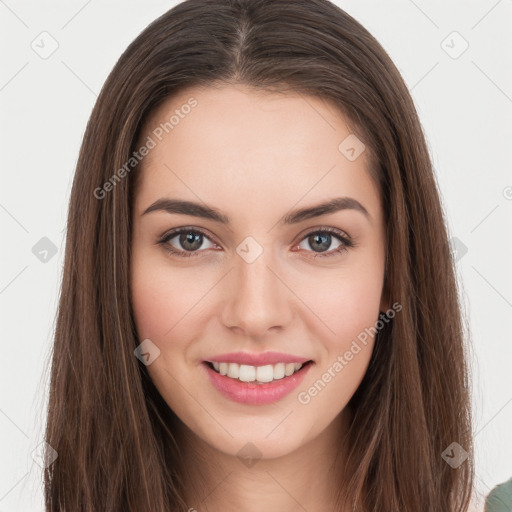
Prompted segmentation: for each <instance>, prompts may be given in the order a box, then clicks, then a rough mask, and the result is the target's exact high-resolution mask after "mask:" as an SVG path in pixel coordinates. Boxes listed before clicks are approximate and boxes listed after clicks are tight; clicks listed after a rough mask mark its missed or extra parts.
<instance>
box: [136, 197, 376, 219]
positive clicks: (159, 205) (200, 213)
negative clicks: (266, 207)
mask: <svg viewBox="0 0 512 512" xmlns="http://www.w3.org/2000/svg"><path fill="white" fill-rule="evenodd" d="M340 210H355V211H358V212H360V213H362V214H363V215H364V216H365V217H366V218H367V219H368V220H370V219H371V216H370V214H369V213H368V210H367V209H366V208H365V207H364V206H363V205H362V204H361V203H360V202H359V201H357V200H356V199H354V198H352V197H337V198H335V199H330V200H329V201H326V202H324V203H320V204H317V205H315V206H310V207H307V208H301V209H297V210H293V211H292V212H290V213H287V214H286V215H285V216H283V217H282V218H281V219H280V220H279V223H280V224H297V223H299V222H302V221H305V220H307V219H312V218H314V217H319V216H320V215H328V214H330V213H335V212H338V211H340ZM154 211H164V212H167V213H178V214H182V215H191V216H193V217H201V218H204V219H209V220H213V221H216V222H220V223H222V224H230V223H231V221H230V219H229V217H227V216H226V215H224V214H223V213H221V212H220V211H219V210H217V209H215V208H212V207H210V206H206V205H203V204H200V203H195V202H193V201H184V200H181V199H171V198H161V199H158V200H156V201H155V202H154V203H153V204H151V205H150V206H149V207H148V208H146V210H144V212H143V213H142V214H141V215H146V214H147V213H150V212H154Z"/></svg>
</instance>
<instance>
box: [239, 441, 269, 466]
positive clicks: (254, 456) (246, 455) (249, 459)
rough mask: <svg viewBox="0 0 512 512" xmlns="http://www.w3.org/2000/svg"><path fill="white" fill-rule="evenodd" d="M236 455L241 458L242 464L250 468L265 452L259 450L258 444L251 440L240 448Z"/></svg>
mask: <svg viewBox="0 0 512 512" xmlns="http://www.w3.org/2000/svg"><path fill="white" fill-rule="evenodd" d="M236 456H237V457H238V458H239V459H240V461H241V462H242V464H244V465H245V466H247V467H248V468H252V467H253V466H254V465H255V464H256V463H257V462H258V461H259V460H260V459H261V457H262V456H263V454H262V453H261V452H260V451H259V450H258V448H257V447H256V445H254V444H253V443H251V442H249V443H246V444H245V445H244V446H243V447H242V448H241V449H240V450H238V452H237V454H236Z"/></svg>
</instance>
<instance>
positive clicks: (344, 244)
mask: <svg viewBox="0 0 512 512" xmlns="http://www.w3.org/2000/svg"><path fill="white" fill-rule="evenodd" d="M181 233H193V234H200V235H203V237H206V238H207V239H208V240H210V237H209V236H208V235H207V234H206V233H204V232H203V231H201V230H200V229H192V228H187V227H183V228H176V229H173V230H172V231H170V232H169V233H165V234H164V235H163V236H162V237H161V238H160V240H158V242H157V244H160V245H162V247H163V248H164V250H166V251H167V252H169V253H171V254H172V255H175V256H179V257H181V258H192V257H196V256H200V254H201V252H202V251H179V250H176V249H175V248H174V247H172V246H171V245H169V244H168V242H169V241H170V240H172V239H173V238H175V237H176V236H177V235H180V234H181ZM317 234H328V235H334V237H335V238H337V239H338V240H339V241H340V242H341V245H340V246H339V247H338V248H337V249H332V250H331V251H329V252H326V253H316V254H314V256H312V257H313V258H318V257H320V258H329V257H331V256H337V255H339V254H340V253H343V252H347V251H348V250H349V249H351V248H353V247H356V245H357V244H356V243H355V242H353V241H352V240H351V239H350V238H349V237H347V236H344V234H343V232H342V231H340V230H339V229H335V228H328V227H325V228H319V229H315V230H312V231H309V232H308V233H306V234H305V235H304V236H303V238H302V239H301V240H300V242H299V243H301V242H302V241H303V240H304V239H305V238H307V237H309V236H311V235H317ZM210 241H211V240H210ZM214 243H215V242H214ZM306 252H311V251H306Z"/></svg>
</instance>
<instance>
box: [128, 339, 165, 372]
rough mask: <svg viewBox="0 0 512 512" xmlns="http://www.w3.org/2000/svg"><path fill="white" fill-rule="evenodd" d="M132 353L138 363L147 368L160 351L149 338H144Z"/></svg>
mask: <svg viewBox="0 0 512 512" xmlns="http://www.w3.org/2000/svg"><path fill="white" fill-rule="evenodd" d="M133 353H134V354H135V357H136V358H137V359H138V360H139V361H141V362H142V363H144V364H145V365H146V366H149V365H150V364H151V363H152V362H153V361H154V360H155V359H156V358H157V357H158V356H159V355H160V349H159V348H158V347H157V346H156V345H155V344H154V343H153V342H152V341H151V340H150V339H149V338H146V339H145V340H144V341H143V342H142V343H141V344H140V345H139V346H138V347H137V348H136V349H135V350H134V351H133Z"/></svg>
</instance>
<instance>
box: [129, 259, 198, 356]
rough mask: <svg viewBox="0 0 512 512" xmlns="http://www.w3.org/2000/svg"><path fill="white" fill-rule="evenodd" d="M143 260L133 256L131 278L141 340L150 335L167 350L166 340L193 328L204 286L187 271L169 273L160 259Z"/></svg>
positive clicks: (134, 311)
mask: <svg viewBox="0 0 512 512" xmlns="http://www.w3.org/2000/svg"><path fill="white" fill-rule="evenodd" d="M146 261H147V260H146ZM141 262H142V259H138V258H137V257H134V261H133V267H132V280H131V287H132V306H133V313H134V316H135V322H136V326H137V332H138V335H139V337H140V338H141V339H144V338H149V339H151V340H152V341H154V343H155V344H157V345H158V346H159V348H160V349H161V350H164V349H166V348H167V346H166V342H165V340H170V339H173V340H176V339H183V338H182V337H181V338H180V337H179V336H176V333H178V332H179V331H180V330H181V329H183V328H184V327H188V328H190V323H189V322H190V318H191V316H193V308H194V305H195V304H196V303H197V302H198V300H199V299H200V297H201V290H202V288H203V286H201V285H200V284H198V283H194V281H193V276H191V275H189V274H188V273H187V272H180V271H176V272H170V271H169V268H164V266H162V264H158V263H157V262H153V264H152V263H151V261H149V262H148V261H147V264H144V265H142V264H141Z"/></svg>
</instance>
